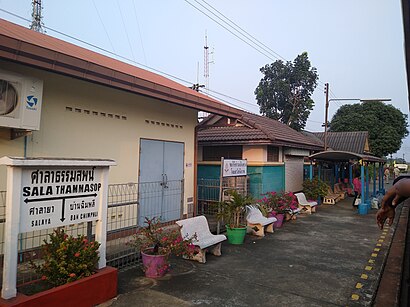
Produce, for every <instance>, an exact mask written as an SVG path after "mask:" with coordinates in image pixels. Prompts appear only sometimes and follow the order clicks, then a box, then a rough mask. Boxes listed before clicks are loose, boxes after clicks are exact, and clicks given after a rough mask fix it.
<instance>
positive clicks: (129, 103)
mask: <svg viewBox="0 0 410 307" xmlns="http://www.w3.org/2000/svg"><path fill="white" fill-rule="evenodd" d="M0 65H1V67H2V69H4V70H8V71H14V72H17V73H20V74H23V75H30V76H34V77H37V78H40V79H42V80H44V89H43V108H42V117H41V125H40V131H35V132H33V134H32V135H31V136H29V137H28V142H27V156H28V157H69V158H104V159H114V160H115V161H116V162H117V166H115V167H112V168H111V171H110V176H109V182H110V183H125V182H138V171H139V144H140V139H141V138H147V139H155V140H166V141H178V142H183V143H184V144H185V156H184V167H185V170H184V179H185V187H184V194H185V195H184V205H185V206H184V208H185V210H184V211H186V207H187V206H186V205H187V204H186V202H187V198H189V197H193V194H194V128H195V125H196V123H197V111H196V110H192V109H188V108H185V107H181V106H177V105H175V104H171V103H166V102H163V101H160V100H156V99H151V98H147V97H144V96H140V95H135V94H131V93H127V92H125V91H120V90H116V89H112V88H107V87H104V86H101V85H97V84H92V83H89V82H85V81H81V80H77V79H74V78H69V77H65V76H61V75H57V74H52V73H48V72H44V71H40V70H36V69H33V68H28V67H24V66H20V65H17V64H14V63H8V62H7V63H6V62H2V61H0ZM66 107H71V108H72V111H67V110H66ZM76 109H78V111H79V112H77V111H76ZM84 110H88V111H90V114H86V113H84ZM80 111H81V112H80ZM93 112H97V114H98V115H93ZM101 113H105V117H104V116H102V114H101ZM109 114H110V115H109ZM111 115H112V118H110V117H109V116H111ZM116 116H120V118H119V119H118V118H116ZM123 117H125V118H126V119H122V118H123ZM152 122H153V123H152ZM172 126H173V127H172ZM6 155H7V156H23V155H24V138H23V137H22V138H18V139H15V140H5V139H0V157H2V156H6ZM187 164H188V165H189V167H186V165H187ZM5 179H6V176H5V167H4V166H2V167H1V169H0V190H5V188H6V186H5ZM184 213H185V212H184Z"/></svg>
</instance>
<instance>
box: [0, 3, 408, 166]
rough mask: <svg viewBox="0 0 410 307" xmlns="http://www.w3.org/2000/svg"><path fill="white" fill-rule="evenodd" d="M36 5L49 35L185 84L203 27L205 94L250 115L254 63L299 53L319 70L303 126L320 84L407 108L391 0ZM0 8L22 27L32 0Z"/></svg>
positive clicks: (199, 59)
mask: <svg viewBox="0 0 410 307" xmlns="http://www.w3.org/2000/svg"><path fill="white" fill-rule="evenodd" d="M42 3H43V7H44V9H43V16H44V18H43V22H44V24H45V26H46V27H48V28H50V29H47V30H46V31H47V34H48V35H52V36H55V37H58V38H61V39H63V40H66V41H70V42H72V43H75V44H77V45H81V46H84V47H86V48H88V49H94V48H92V47H90V46H87V45H85V44H83V43H80V42H79V41H76V40H73V39H71V38H68V37H66V36H64V35H62V34H58V33H56V32H54V31H53V30H57V31H60V32H62V33H64V34H67V35H70V36H72V37H75V38H77V39H80V40H82V41H85V42H87V43H90V44H93V45H95V46H98V47H100V48H103V49H105V50H107V51H108V52H111V53H115V54H118V55H119V56H122V57H125V58H128V59H130V60H131V61H133V62H136V63H138V64H136V65H137V66H141V65H145V66H148V67H150V68H153V69H156V70H158V71H161V72H165V73H167V74H169V75H172V76H175V77H178V78H180V79H181V80H183V81H188V82H189V83H184V82H183V81H181V80H180V81H179V82H181V83H182V84H184V85H187V86H188V85H189V84H190V83H196V82H197V79H199V83H201V84H204V83H206V81H205V79H204V76H203V74H204V44H205V33H207V37H208V46H209V50H210V52H212V51H213V54H211V55H210V56H209V58H210V61H211V60H213V63H210V64H209V75H210V76H209V79H208V82H209V88H210V92H209V94H211V95H214V96H216V97H218V98H220V99H223V100H224V101H227V102H229V103H232V104H234V105H235V106H237V107H241V108H243V109H246V110H248V111H250V112H254V113H259V107H258V106H257V104H256V102H255V95H254V90H255V88H256V86H257V85H258V83H259V81H260V79H261V78H262V74H261V73H260V71H259V69H260V67H262V66H264V65H266V64H268V63H272V62H273V61H275V60H276V59H278V58H280V59H286V60H293V59H294V58H295V57H296V56H297V55H298V54H300V53H302V52H304V51H306V52H308V54H309V59H310V60H311V63H312V65H313V66H314V67H316V68H317V70H318V73H319V78H320V81H319V84H318V87H317V89H316V91H315V93H314V96H313V99H314V101H315V107H314V109H313V111H312V113H311V115H310V117H309V120H308V122H307V126H306V130H310V131H323V128H322V127H321V125H322V123H323V122H324V102H325V97H324V94H323V88H324V83H326V82H328V83H329V84H330V90H331V96H330V98H391V99H392V101H391V102H390V103H391V104H393V105H394V106H395V107H396V108H398V109H400V110H401V111H402V112H403V113H405V114H408V112H409V106H408V100H407V86H406V79H405V78H406V73H405V61H404V48H403V42H404V40H403V24H402V14H401V2H400V0H360V1H357V0H332V1H329V0H327V1H326V0H309V1H306V0H287V1H283V0H257V1H244V0H224V1H222V0H219V1H216V0H206V2H205V1H201V0H149V1H147V0H82V1H79V0H70V1H62V0H43V1H42ZM194 6H196V7H197V8H198V9H200V10H202V11H203V12H205V13H206V14H207V15H209V16H206V15H205V14H204V13H203V12H200V11H199V10H198V9H196V8H195V7H194ZM212 7H213V8H215V9H216V10H217V11H215V10H213V9H212ZM0 9H1V10H6V11H8V12H11V13H13V14H16V15H18V16H20V17H22V18H24V19H26V20H24V19H21V18H19V17H15V16H12V15H10V14H8V13H6V12H4V11H1V10H0V18H3V19H6V20H9V21H12V22H15V23H18V24H20V25H23V26H28V25H29V21H27V20H30V19H31V0H0ZM207 9H208V10H207ZM209 10H211V11H213V12H214V13H215V14H217V15H218V14H219V13H221V14H222V15H218V16H220V17H221V18H224V16H225V17H227V18H229V19H230V20H232V21H233V22H235V24H236V25H233V27H234V28H235V29H238V27H240V28H242V29H243V30H245V31H246V32H248V33H249V34H251V35H252V37H253V38H256V39H257V40H258V41H259V42H260V43H263V44H264V45H265V46H266V47H262V48H264V49H265V50H264V51H263V50H261V47H260V45H259V47H258V46H257V45H256V43H255V41H253V42H252V41H249V40H248V39H246V38H244V37H243V36H241V35H240V34H238V33H237V32H236V31H235V29H233V28H230V27H228V26H227V25H226V24H225V23H223V21H221V20H220V19H218V18H217V17H216V16H215V15H213V14H212V13H211V12H210V11H209ZM211 18H213V19H215V20H217V21H218V22H219V23H220V24H222V25H223V26H224V27H226V28H228V29H229V30H230V31H231V32H233V33H235V34H236V35H237V36H239V37H241V38H242V40H241V39H240V38H238V37H236V36H234V35H233V34H232V33H230V32H229V31H228V30H226V29H225V28H224V27H222V26H221V25H219V24H218V23H217V22H215V21H214V20H212V19H211ZM51 29H53V30H51ZM243 40H245V41H246V42H247V43H245V42H244V41H243ZM250 45H251V46H250ZM268 48H269V49H268ZM255 49H257V50H259V51H261V52H262V53H264V54H262V53H261V52H258V51H257V50H255ZM94 50H95V49H94ZM98 52H100V53H104V51H101V50H99V51H98ZM110 56H113V55H110ZM121 60H124V59H121ZM198 63H199V64H198ZM198 66H199V69H198ZM142 67H144V66H142ZM198 76H199V78H198ZM217 93H221V94H224V95H226V96H229V97H233V98H237V99H239V101H238V100H233V99H232V98H229V97H226V96H221V95H219V94H217ZM342 103H345V102H337V101H332V102H331V103H330V108H329V116H330V118H331V117H332V115H333V114H334V113H335V112H336V110H337V109H338V108H339V107H340V105H342ZM352 103H354V102H352ZM403 154H405V158H406V159H407V160H408V161H410V138H407V139H406V140H404V143H403V146H402V149H401V150H400V151H399V152H398V153H397V154H395V155H393V157H394V156H397V157H402V156H403Z"/></svg>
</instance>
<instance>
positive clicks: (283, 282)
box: [104, 198, 395, 307]
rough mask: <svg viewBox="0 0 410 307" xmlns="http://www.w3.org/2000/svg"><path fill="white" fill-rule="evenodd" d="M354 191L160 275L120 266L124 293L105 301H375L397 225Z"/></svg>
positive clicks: (142, 303)
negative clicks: (364, 209) (365, 210)
mask: <svg viewBox="0 0 410 307" xmlns="http://www.w3.org/2000/svg"><path fill="white" fill-rule="evenodd" d="M351 203H352V198H347V199H345V200H343V201H340V202H339V203H337V204H336V205H321V206H319V207H318V210H317V213H315V214H312V215H306V216H304V215H300V216H299V217H298V219H297V220H296V221H291V222H287V223H285V224H284V226H283V227H282V228H281V229H278V230H276V231H275V233H273V234H268V235H267V236H265V237H264V238H258V237H253V236H249V235H248V236H247V238H246V241H245V244H243V245H240V246H234V245H229V244H228V243H227V242H225V243H224V244H223V246H222V256H221V257H215V256H213V255H209V256H207V263H206V264H200V263H197V262H192V261H187V260H182V259H175V260H173V271H172V272H171V273H170V274H168V275H167V276H165V277H164V278H162V279H159V280H153V279H148V278H145V277H143V274H142V272H141V270H140V269H138V268H134V269H129V270H127V271H122V272H120V273H119V289H118V292H119V295H118V297H117V298H116V299H114V300H112V301H110V302H107V303H105V304H104V305H105V306H117V307H119V306H194V305H199V306H346V305H349V306H354V305H360V306H368V305H370V303H371V301H372V299H373V297H374V294H375V291H376V289H377V285H378V280H379V276H380V273H381V271H382V267H383V263H384V259H385V257H386V254H387V250H388V248H389V246H390V241H391V235H392V233H393V230H394V227H395V226H394V225H393V226H392V227H390V229H389V230H387V231H385V232H382V231H380V230H379V229H378V227H377V225H376V222H375V214H376V210H371V211H370V213H369V214H367V215H359V214H357V213H356V211H355V210H353V209H352V206H351Z"/></svg>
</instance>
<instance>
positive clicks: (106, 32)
mask: <svg viewBox="0 0 410 307" xmlns="http://www.w3.org/2000/svg"><path fill="white" fill-rule="evenodd" d="M93 4H94V8H95V10H96V11H97V15H98V18H99V19H100V22H101V24H102V26H103V28H104V32H105V34H106V35H107V38H108V41H109V42H110V45H111V48H112V51H114V52H116V51H115V48H114V45H113V43H112V41H111V39H110V36H109V35H108V31H107V29H106V28H105V25H104V22H103V20H102V18H101V15H100V12H99V11H98V8H97V6H96V5H95V1H94V0H93Z"/></svg>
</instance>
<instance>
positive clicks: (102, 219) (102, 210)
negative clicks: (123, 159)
mask: <svg viewBox="0 0 410 307" xmlns="http://www.w3.org/2000/svg"><path fill="white" fill-rule="evenodd" d="M108 171H109V168H108V167H102V168H101V184H102V187H101V192H100V203H99V204H98V216H99V219H98V221H97V222H96V227H95V240H96V241H97V242H99V243H100V248H99V256H100V259H99V261H98V268H99V269H102V268H105V267H106V265H107V260H106V246H107V211H108V203H107V196H108Z"/></svg>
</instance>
